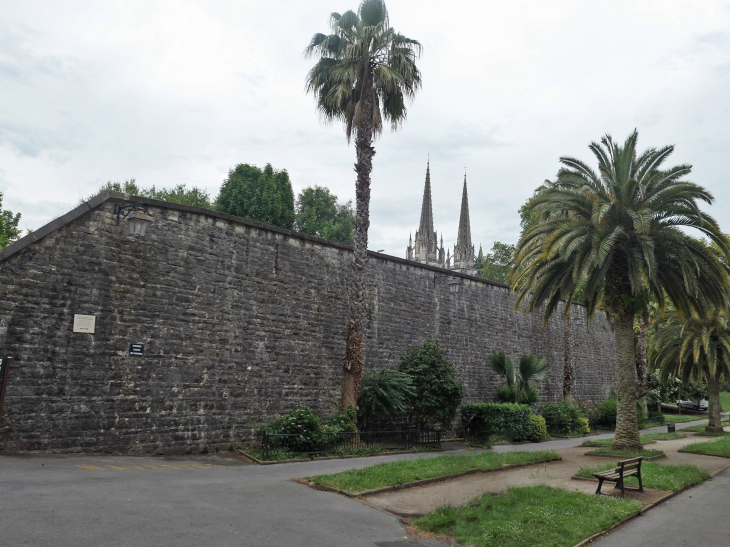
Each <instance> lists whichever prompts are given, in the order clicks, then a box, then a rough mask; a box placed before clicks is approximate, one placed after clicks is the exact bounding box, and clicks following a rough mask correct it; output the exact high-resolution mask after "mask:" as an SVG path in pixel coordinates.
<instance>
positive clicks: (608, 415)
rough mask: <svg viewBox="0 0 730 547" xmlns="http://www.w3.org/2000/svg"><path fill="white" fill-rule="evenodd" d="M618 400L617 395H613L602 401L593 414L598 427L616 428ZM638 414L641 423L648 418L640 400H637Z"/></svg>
mask: <svg viewBox="0 0 730 547" xmlns="http://www.w3.org/2000/svg"><path fill="white" fill-rule="evenodd" d="M617 405H618V401H617V400H616V397H611V398H609V399H606V400H605V401H602V402H601V403H600V404H599V405H598V407H597V408H596V411H595V413H594V415H593V421H594V422H595V424H596V426H597V427H602V428H605V429H616V412H617ZM636 416H637V418H638V420H639V424H641V423H642V422H643V421H644V420H646V414H645V413H644V407H643V406H642V405H641V402H640V401H636Z"/></svg>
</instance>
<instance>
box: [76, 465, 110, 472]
mask: <svg viewBox="0 0 730 547" xmlns="http://www.w3.org/2000/svg"><path fill="white" fill-rule="evenodd" d="M76 467H81V468H82V469H88V470H89V471H104V469H103V468H101V467H97V466H95V465H77V466H76Z"/></svg>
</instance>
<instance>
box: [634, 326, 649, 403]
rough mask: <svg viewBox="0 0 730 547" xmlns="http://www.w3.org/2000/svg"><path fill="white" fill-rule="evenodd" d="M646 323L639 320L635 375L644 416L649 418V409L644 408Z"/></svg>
mask: <svg viewBox="0 0 730 547" xmlns="http://www.w3.org/2000/svg"><path fill="white" fill-rule="evenodd" d="M646 364H647V358H646V323H645V322H644V318H643V317H642V318H641V319H639V363H638V366H637V367H636V373H637V375H638V377H639V393H641V399H640V401H641V406H642V407H643V408H644V416H649V409H648V408H647V406H646V389H647V385H646Z"/></svg>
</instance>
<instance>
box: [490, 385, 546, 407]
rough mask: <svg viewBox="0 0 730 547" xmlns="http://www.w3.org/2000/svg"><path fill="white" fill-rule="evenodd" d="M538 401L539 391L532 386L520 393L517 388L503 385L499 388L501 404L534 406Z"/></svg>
mask: <svg viewBox="0 0 730 547" xmlns="http://www.w3.org/2000/svg"><path fill="white" fill-rule="evenodd" d="M538 399H539V396H538V394H537V389H536V388H534V387H532V386H528V387H526V388H524V389H523V391H522V392H518V391H517V388H516V387H514V386H508V385H507V384H502V385H501V386H499V388H497V401H499V402H500V403H514V402H519V403H520V404H532V403H536V402H537V401H538Z"/></svg>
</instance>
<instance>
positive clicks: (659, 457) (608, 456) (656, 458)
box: [583, 450, 681, 462]
mask: <svg viewBox="0 0 730 547" xmlns="http://www.w3.org/2000/svg"><path fill="white" fill-rule="evenodd" d="M680 452H681V450H680ZM583 455H584V456H593V457H594V458H613V459H614V460H620V459H621V458H623V459H625V460H626V459H629V458H638V457H639V456H620V455H618V454H591V453H590V452H586V453H585V454H583ZM666 457H667V455H666V454H657V455H656V456H643V458H644V461H645V462H650V461H652V460H659V459H661V458H666Z"/></svg>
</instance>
